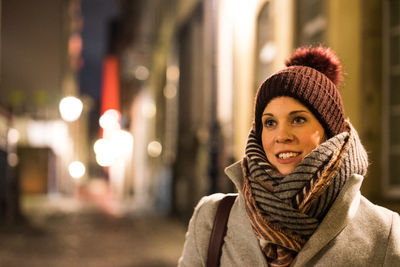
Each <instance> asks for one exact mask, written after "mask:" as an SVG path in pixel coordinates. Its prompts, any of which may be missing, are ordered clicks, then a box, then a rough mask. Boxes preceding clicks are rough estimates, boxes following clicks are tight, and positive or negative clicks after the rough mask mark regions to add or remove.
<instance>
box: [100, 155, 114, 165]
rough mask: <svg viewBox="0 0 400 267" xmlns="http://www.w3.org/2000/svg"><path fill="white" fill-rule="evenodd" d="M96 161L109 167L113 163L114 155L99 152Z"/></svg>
mask: <svg viewBox="0 0 400 267" xmlns="http://www.w3.org/2000/svg"><path fill="white" fill-rule="evenodd" d="M96 162H97V164H99V165H100V166H102V167H108V166H111V164H112V163H113V162H114V156H113V155H112V154H107V153H101V154H97V155H96Z"/></svg>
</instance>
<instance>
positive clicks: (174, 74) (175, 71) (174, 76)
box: [167, 65, 179, 82]
mask: <svg viewBox="0 0 400 267" xmlns="http://www.w3.org/2000/svg"><path fill="white" fill-rule="evenodd" d="M178 79H179V68H178V67H177V66H174V65H172V66H169V67H168V68H167V80H168V81H174V82H176V81H178Z"/></svg>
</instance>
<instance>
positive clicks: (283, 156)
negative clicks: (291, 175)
mask: <svg viewBox="0 0 400 267" xmlns="http://www.w3.org/2000/svg"><path fill="white" fill-rule="evenodd" d="M298 154H300V153H295V152H286V153H279V155H278V157H279V158H280V159H288V158H293V157H296V156H297V155H298Z"/></svg>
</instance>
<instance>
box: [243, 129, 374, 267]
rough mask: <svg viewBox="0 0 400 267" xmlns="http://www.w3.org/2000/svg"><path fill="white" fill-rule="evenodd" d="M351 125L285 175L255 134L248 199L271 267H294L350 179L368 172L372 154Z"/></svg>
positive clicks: (249, 149) (248, 162) (246, 168)
mask: <svg viewBox="0 0 400 267" xmlns="http://www.w3.org/2000/svg"><path fill="white" fill-rule="evenodd" d="M347 123H348V125H349V130H348V131H347V132H343V133H340V134H338V135H336V136H334V137H332V138H330V139H329V140H327V141H325V142H324V143H322V144H321V145H319V146H318V147H317V148H315V149H314V150H313V151H312V152H311V153H310V154H308V155H307V156H306V157H305V158H304V159H303V160H302V162H301V163H300V164H299V165H298V166H297V167H296V168H295V169H294V170H293V171H292V172H291V173H290V174H288V175H286V176H282V175H281V174H280V173H279V172H278V171H277V170H276V169H275V168H274V167H273V166H272V165H271V164H270V163H269V162H268V160H267V157H266V155H265V153H264V150H263V147H262V145H261V144H260V143H259V142H258V139H257V137H256V134H255V132H254V131H251V132H250V135H249V138H248V142H247V146H246V156H245V157H244V159H243V161H242V169H243V174H244V183H243V195H244V199H245V202H246V211H247V214H248V216H249V217H250V222H251V225H252V228H253V230H254V232H255V234H256V235H257V237H258V238H259V240H260V246H261V249H262V251H263V252H264V255H265V257H266V259H267V262H268V264H269V266H289V265H290V264H291V262H292V261H293V259H294V258H295V257H296V255H297V253H298V252H299V251H300V250H301V248H302V247H303V246H304V244H305V243H306V241H307V240H308V239H309V238H310V236H311V235H312V234H313V233H314V231H315V230H316V229H317V227H318V225H319V224H320V222H321V221H322V219H323V218H324V216H325V215H326V213H327V212H328V210H329V208H330V207H331V205H332V203H333V202H334V201H335V199H336V197H337V196H338V194H339V192H340V191H341V189H342V188H343V185H344V184H345V183H346V181H347V179H348V178H349V177H350V176H351V175H352V174H361V175H365V174H366V171H367V167H368V158H367V153H366V152H365V150H364V148H363V146H362V145H361V143H360V140H359V138H358V135H357V132H356V131H355V129H354V128H353V127H352V126H351V124H350V123H349V122H347Z"/></svg>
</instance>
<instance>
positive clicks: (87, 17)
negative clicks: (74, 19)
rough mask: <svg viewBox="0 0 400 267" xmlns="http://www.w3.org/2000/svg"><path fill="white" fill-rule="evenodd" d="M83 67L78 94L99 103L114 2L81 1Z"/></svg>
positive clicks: (109, 0)
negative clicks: (87, 96) (89, 97)
mask: <svg viewBox="0 0 400 267" xmlns="http://www.w3.org/2000/svg"><path fill="white" fill-rule="evenodd" d="M81 3H82V16H83V20H84V22H83V31H82V40H83V49H82V58H83V62H84V63H83V67H82V69H81V71H80V74H79V83H80V92H81V94H82V95H89V96H91V97H92V98H93V100H94V101H95V102H96V103H99V101H100V92H101V72H102V61H103V58H104V55H105V53H106V52H107V46H108V39H109V35H110V33H109V23H111V21H112V19H113V18H115V17H116V16H117V15H118V12H119V10H118V4H117V3H116V1H115V0H82V1H81Z"/></svg>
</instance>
